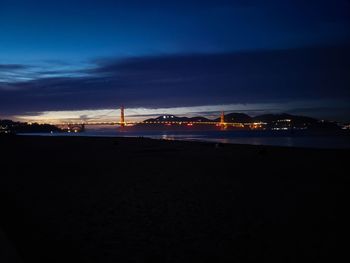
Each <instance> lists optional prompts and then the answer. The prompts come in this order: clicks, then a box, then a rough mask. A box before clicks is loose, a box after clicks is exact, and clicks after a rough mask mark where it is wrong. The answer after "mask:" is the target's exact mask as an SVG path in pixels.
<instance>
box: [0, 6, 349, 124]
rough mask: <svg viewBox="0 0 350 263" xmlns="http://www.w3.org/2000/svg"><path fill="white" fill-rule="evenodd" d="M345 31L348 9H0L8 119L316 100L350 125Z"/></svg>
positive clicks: (0, 86) (0, 71) (321, 109)
mask: <svg viewBox="0 0 350 263" xmlns="http://www.w3.org/2000/svg"><path fill="white" fill-rule="evenodd" d="M247 2H249V3H247ZM349 28H350V2H349V1H348V0H332V1H331V0H329V1H312V0H310V1H299V0H294V1H277V0H273V1H257V0H254V1H243V0H237V1H234V0H231V1H190V0H187V1H152V0H151V1H135V0H129V1H91V0H84V1H80V0H75V1H74V0H70V1H64V0H60V1H43V0H37V1H35V0H31V1H26V0H22V1H20V0H1V1H0V100H1V101H0V102H1V103H0V117H1V116H10V117H11V116H14V115H30V114H40V112H42V111H50V110H84V109H106V108H113V107H117V106H119V105H120V104H121V103H123V104H125V105H126V106H127V107H134V108H138V107H146V108H159V107H177V106H185V107H191V106H198V105H219V104H239V103H241V104H244V103H249V104H251V103H252V104H254V103H256V104H259V103H260V104H261V103H270V104H271V103H284V102H285V103H289V104H288V105H290V103H293V102H295V103H296V104H297V103H300V101H304V102H307V101H309V106H308V105H307V104H306V106H308V108H307V109H308V110H306V111H305V114H307V113H310V110H311V112H312V108H313V107H314V111H313V112H312V115H314V116H315V115H317V114H318V115H319V116H320V117H323V116H322V114H325V112H327V114H328V115H327V116H326V117H328V116H329V117H334V118H338V119H346V118H347V116H349V113H350V109H349V107H347V106H344V105H346V104H347V102H349V101H350V99H349V98H350V93H349V88H348V87H349V84H350V80H349V77H348V75H349V74H347V72H350V65H349V60H350V55H349V53H350V52H349V50H350V48H349V43H350V29H349ZM340 102H341V103H340ZM316 105H317V106H316ZM320 105H322V106H320ZM340 105H342V106H340ZM232 110H234V108H233V109H232ZM284 110H289V111H293V110H294V111H296V110H297V109H296V108H295V109H292V108H289V109H283V108H282V109H281V111H284ZM330 112H332V113H331V114H330ZM300 113H303V112H300ZM348 119H349V118H348Z"/></svg>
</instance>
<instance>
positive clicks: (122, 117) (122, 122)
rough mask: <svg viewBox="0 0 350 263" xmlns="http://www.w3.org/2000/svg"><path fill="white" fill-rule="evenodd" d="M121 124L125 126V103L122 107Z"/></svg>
mask: <svg viewBox="0 0 350 263" xmlns="http://www.w3.org/2000/svg"><path fill="white" fill-rule="evenodd" d="M120 126H121V127H124V126H125V116H124V106H123V105H122V106H121V107H120Z"/></svg>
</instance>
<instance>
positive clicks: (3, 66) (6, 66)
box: [0, 64, 29, 73]
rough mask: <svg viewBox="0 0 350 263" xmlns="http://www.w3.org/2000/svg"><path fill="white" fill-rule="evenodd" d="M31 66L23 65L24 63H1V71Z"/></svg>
mask: <svg viewBox="0 0 350 263" xmlns="http://www.w3.org/2000/svg"><path fill="white" fill-rule="evenodd" d="M28 67H29V66H27V65H22V64H0V73H1V72H2V71H8V70H21V69H26V68H28Z"/></svg>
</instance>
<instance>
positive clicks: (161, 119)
mask: <svg viewBox="0 0 350 263" xmlns="http://www.w3.org/2000/svg"><path fill="white" fill-rule="evenodd" d="M169 121H176V122H191V121H193V122H207V121H212V120H209V119H207V118H205V117H201V116H199V117H192V118H188V117H177V116H175V115H162V116H159V117H157V118H154V119H147V120H144V122H169Z"/></svg>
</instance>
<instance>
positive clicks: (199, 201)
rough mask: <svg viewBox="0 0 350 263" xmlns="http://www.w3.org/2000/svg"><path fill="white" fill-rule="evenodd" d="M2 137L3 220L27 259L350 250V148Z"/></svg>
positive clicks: (244, 256) (317, 256) (232, 257)
mask: <svg viewBox="0 0 350 263" xmlns="http://www.w3.org/2000/svg"><path fill="white" fill-rule="evenodd" d="M0 147H1V154H2V157H1V177H0V202H1V207H2V212H1V219H0V220H1V221H0V224H1V227H0V229H2V230H3V232H4V233H5V234H6V237H7V239H9V240H10V242H11V244H13V246H14V248H15V250H16V251H17V253H18V255H17V256H19V257H20V258H21V259H22V261H23V262H68V261H72V262H73V261H74V262H104V263H107V262H194V261H199V262H248V261H259V262H262V261H266V262H269V261H279V262H300V261H307V262H319V261H321V260H324V259H329V260H331V259H335V257H337V256H340V255H341V251H342V249H343V248H345V245H344V243H343V242H342V241H341V240H342V238H344V237H345V234H344V233H343V229H344V227H345V219H344V218H345V217H344V216H345V213H346V212H347V211H346V210H347V198H346V196H347V193H346V191H348V174H347V170H348V165H349V161H348V160H349V159H348V157H349V156H350V155H349V150H314V149H302V148H283V147H267V146H249V145H230V144H225V145H224V144H219V145H218V144H215V143H201V142H181V141H164V140H152V139H146V138H98V137H96V138H89V137H30V136H11V137H8V136H6V137H0ZM342 244H343V245H342Z"/></svg>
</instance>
